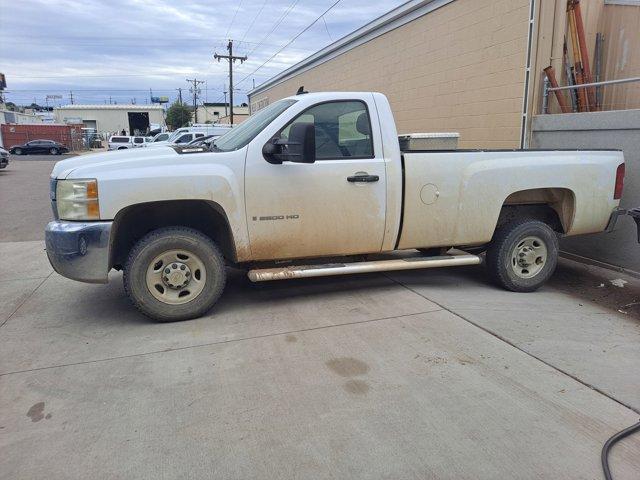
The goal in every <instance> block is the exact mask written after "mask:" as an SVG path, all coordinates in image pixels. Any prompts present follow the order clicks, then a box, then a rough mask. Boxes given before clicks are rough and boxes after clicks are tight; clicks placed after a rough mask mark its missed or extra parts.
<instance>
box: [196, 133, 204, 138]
mask: <svg viewBox="0 0 640 480" xmlns="http://www.w3.org/2000/svg"><path fill="white" fill-rule="evenodd" d="M200 137H204V133H196V138H200Z"/></svg>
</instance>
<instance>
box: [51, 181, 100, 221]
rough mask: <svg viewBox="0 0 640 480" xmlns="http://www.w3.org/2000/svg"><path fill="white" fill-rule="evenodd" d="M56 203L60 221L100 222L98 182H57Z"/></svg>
mask: <svg viewBox="0 0 640 480" xmlns="http://www.w3.org/2000/svg"><path fill="white" fill-rule="evenodd" d="M57 183H58V184H57V187H56V203H57V208H58V216H59V217H60V219H61V220H100V205H99V203H98V181H97V180H95V179H88V180H58V182H57Z"/></svg>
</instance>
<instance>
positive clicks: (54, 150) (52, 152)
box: [49, 147, 60, 155]
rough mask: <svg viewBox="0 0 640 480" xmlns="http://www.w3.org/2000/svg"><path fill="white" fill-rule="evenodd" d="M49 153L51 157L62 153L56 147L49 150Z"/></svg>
mask: <svg viewBox="0 0 640 480" xmlns="http://www.w3.org/2000/svg"><path fill="white" fill-rule="evenodd" d="M49 153H50V154H51V155H58V154H59V153H60V152H59V151H58V149H57V148H55V147H54V148H51V149H49Z"/></svg>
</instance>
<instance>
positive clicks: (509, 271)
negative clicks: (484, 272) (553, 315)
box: [486, 219, 558, 292]
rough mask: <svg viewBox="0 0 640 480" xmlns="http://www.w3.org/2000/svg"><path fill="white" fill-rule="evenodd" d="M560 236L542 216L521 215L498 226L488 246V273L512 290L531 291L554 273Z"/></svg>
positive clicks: (497, 281)
mask: <svg viewBox="0 0 640 480" xmlns="http://www.w3.org/2000/svg"><path fill="white" fill-rule="evenodd" d="M557 263H558V237H557V235H556V232H554V231H553V230H552V229H551V227H549V225H547V224H546V223H543V222H541V221H539V220H533V219H520V220H516V221H514V222H510V223H507V224H505V225H502V226H501V227H499V228H498V229H497V230H496V232H495V234H494V236H493V239H492V240H491V243H490V244H489V248H488V249H487V258H486V265H487V269H488V272H489V276H490V277H491V278H492V280H493V281H494V282H495V283H497V284H498V285H500V286H502V287H503V288H506V289H507V290H511V291H513V292H532V291H534V290H537V289H538V288H540V287H541V286H542V285H543V284H544V283H545V282H546V281H547V280H549V278H550V277H551V275H553V272H554V271H555V269H556V265H557Z"/></svg>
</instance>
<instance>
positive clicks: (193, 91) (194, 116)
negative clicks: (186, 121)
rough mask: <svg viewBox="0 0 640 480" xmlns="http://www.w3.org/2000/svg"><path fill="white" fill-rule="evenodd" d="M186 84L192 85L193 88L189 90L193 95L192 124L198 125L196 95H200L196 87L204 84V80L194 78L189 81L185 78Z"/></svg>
mask: <svg viewBox="0 0 640 480" xmlns="http://www.w3.org/2000/svg"><path fill="white" fill-rule="evenodd" d="M187 82H189V83H193V87H192V88H191V89H190V90H191V93H193V123H198V103H197V100H198V94H199V93H200V89H199V88H198V85H199V84H201V83H204V80H198V79H197V78H194V79H193V80H189V79H188V78H187Z"/></svg>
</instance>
